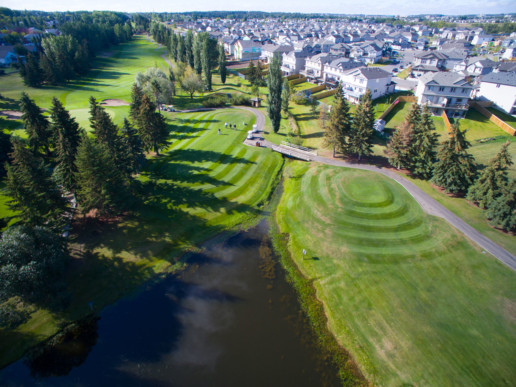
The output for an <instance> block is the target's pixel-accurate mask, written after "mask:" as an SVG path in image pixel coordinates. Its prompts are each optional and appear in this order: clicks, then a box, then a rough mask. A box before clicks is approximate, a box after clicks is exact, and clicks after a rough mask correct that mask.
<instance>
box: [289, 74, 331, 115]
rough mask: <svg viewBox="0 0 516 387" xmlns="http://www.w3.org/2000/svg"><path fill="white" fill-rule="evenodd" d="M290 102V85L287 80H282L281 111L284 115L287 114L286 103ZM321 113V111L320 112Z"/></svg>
mask: <svg viewBox="0 0 516 387" xmlns="http://www.w3.org/2000/svg"><path fill="white" fill-rule="evenodd" d="M289 100H290V83H289V82H288V79H287V78H285V79H284V80H283V90H281V110H283V112H284V113H285V114H288V102H289ZM321 112H322V110H321Z"/></svg>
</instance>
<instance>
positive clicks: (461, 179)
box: [423, 114, 476, 194]
mask: <svg viewBox="0 0 516 387" xmlns="http://www.w3.org/2000/svg"><path fill="white" fill-rule="evenodd" d="M423 115H424V114H423ZM464 134H465V131H461V130H460V128H459V125H458V124H455V125H453V127H452V130H451V133H450V139H449V140H446V141H445V142H443V144H442V145H441V148H440V149H439V153H438V155H437V159H438V161H437V163H436V164H435V170H434V176H433V179H432V180H433V182H434V183H435V184H436V185H438V186H439V187H442V188H444V189H445V190H446V191H447V192H450V193H453V194H459V193H465V192H466V191H467V190H468V188H469V187H470V186H471V184H472V183H473V181H474V180H475V175H476V165H475V161H474V159H473V156H471V155H470V154H469V153H468V152H467V149H468V148H469V142H468V141H467V140H466V138H465V137H464Z"/></svg>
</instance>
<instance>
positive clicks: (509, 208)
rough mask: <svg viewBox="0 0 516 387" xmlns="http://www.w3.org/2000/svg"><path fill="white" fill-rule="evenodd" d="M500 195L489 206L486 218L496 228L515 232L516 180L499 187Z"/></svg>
mask: <svg viewBox="0 0 516 387" xmlns="http://www.w3.org/2000/svg"><path fill="white" fill-rule="evenodd" d="M500 191H501V192H500V195H499V196H498V198H497V199H496V200H494V201H493V202H492V203H490V204H489V207H488V210H487V218H488V219H489V220H490V222H491V223H492V224H493V225H495V226H496V227H499V228H501V229H502V230H505V231H512V232H516V180H515V179H511V181H510V182H509V183H507V184H504V185H503V186H502V187H501V190H500Z"/></svg>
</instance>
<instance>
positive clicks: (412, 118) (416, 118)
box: [405, 102, 421, 128]
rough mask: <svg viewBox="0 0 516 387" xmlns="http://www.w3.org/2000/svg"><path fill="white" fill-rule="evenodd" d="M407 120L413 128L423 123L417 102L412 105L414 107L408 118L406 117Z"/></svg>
mask: <svg viewBox="0 0 516 387" xmlns="http://www.w3.org/2000/svg"><path fill="white" fill-rule="evenodd" d="M405 120H407V122H408V123H409V124H410V125H411V126H412V128H415V127H416V126H417V125H419V122H420V121H421V109H420V107H419V105H418V104H417V102H414V103H413V104H412V107H411V108H410V111H409V113H408V114H407V117H405Z"/></svg>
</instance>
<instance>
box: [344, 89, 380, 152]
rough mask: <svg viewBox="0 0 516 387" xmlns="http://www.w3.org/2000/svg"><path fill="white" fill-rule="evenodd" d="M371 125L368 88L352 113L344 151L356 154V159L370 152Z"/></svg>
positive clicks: (370, 104)
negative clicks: (351, 123) (351, 122)
mask: <svg viewBox="0 0 516 387" xmlns="http://www.w3.org/2000/svg"><path fill="white" fill-rule="evenodd" d="M373 125H374V112H373V101H372V99H371V91H370V90H369V89H368V90H367V91H366V93H365V94H364V95H363V96H362V97H361V98H360V103H359V104H358V106H357V109H356V112H355V114H354V117H353V125H352V128H351V131H350V133H349V139H348V146H347V149H346V153H348V154H353V155H358V160H360V158H361V157H362V156H367V155H369V154H371V153H372V151H373V143H372V139H373V134H374V129H373Z"/></svg>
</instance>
